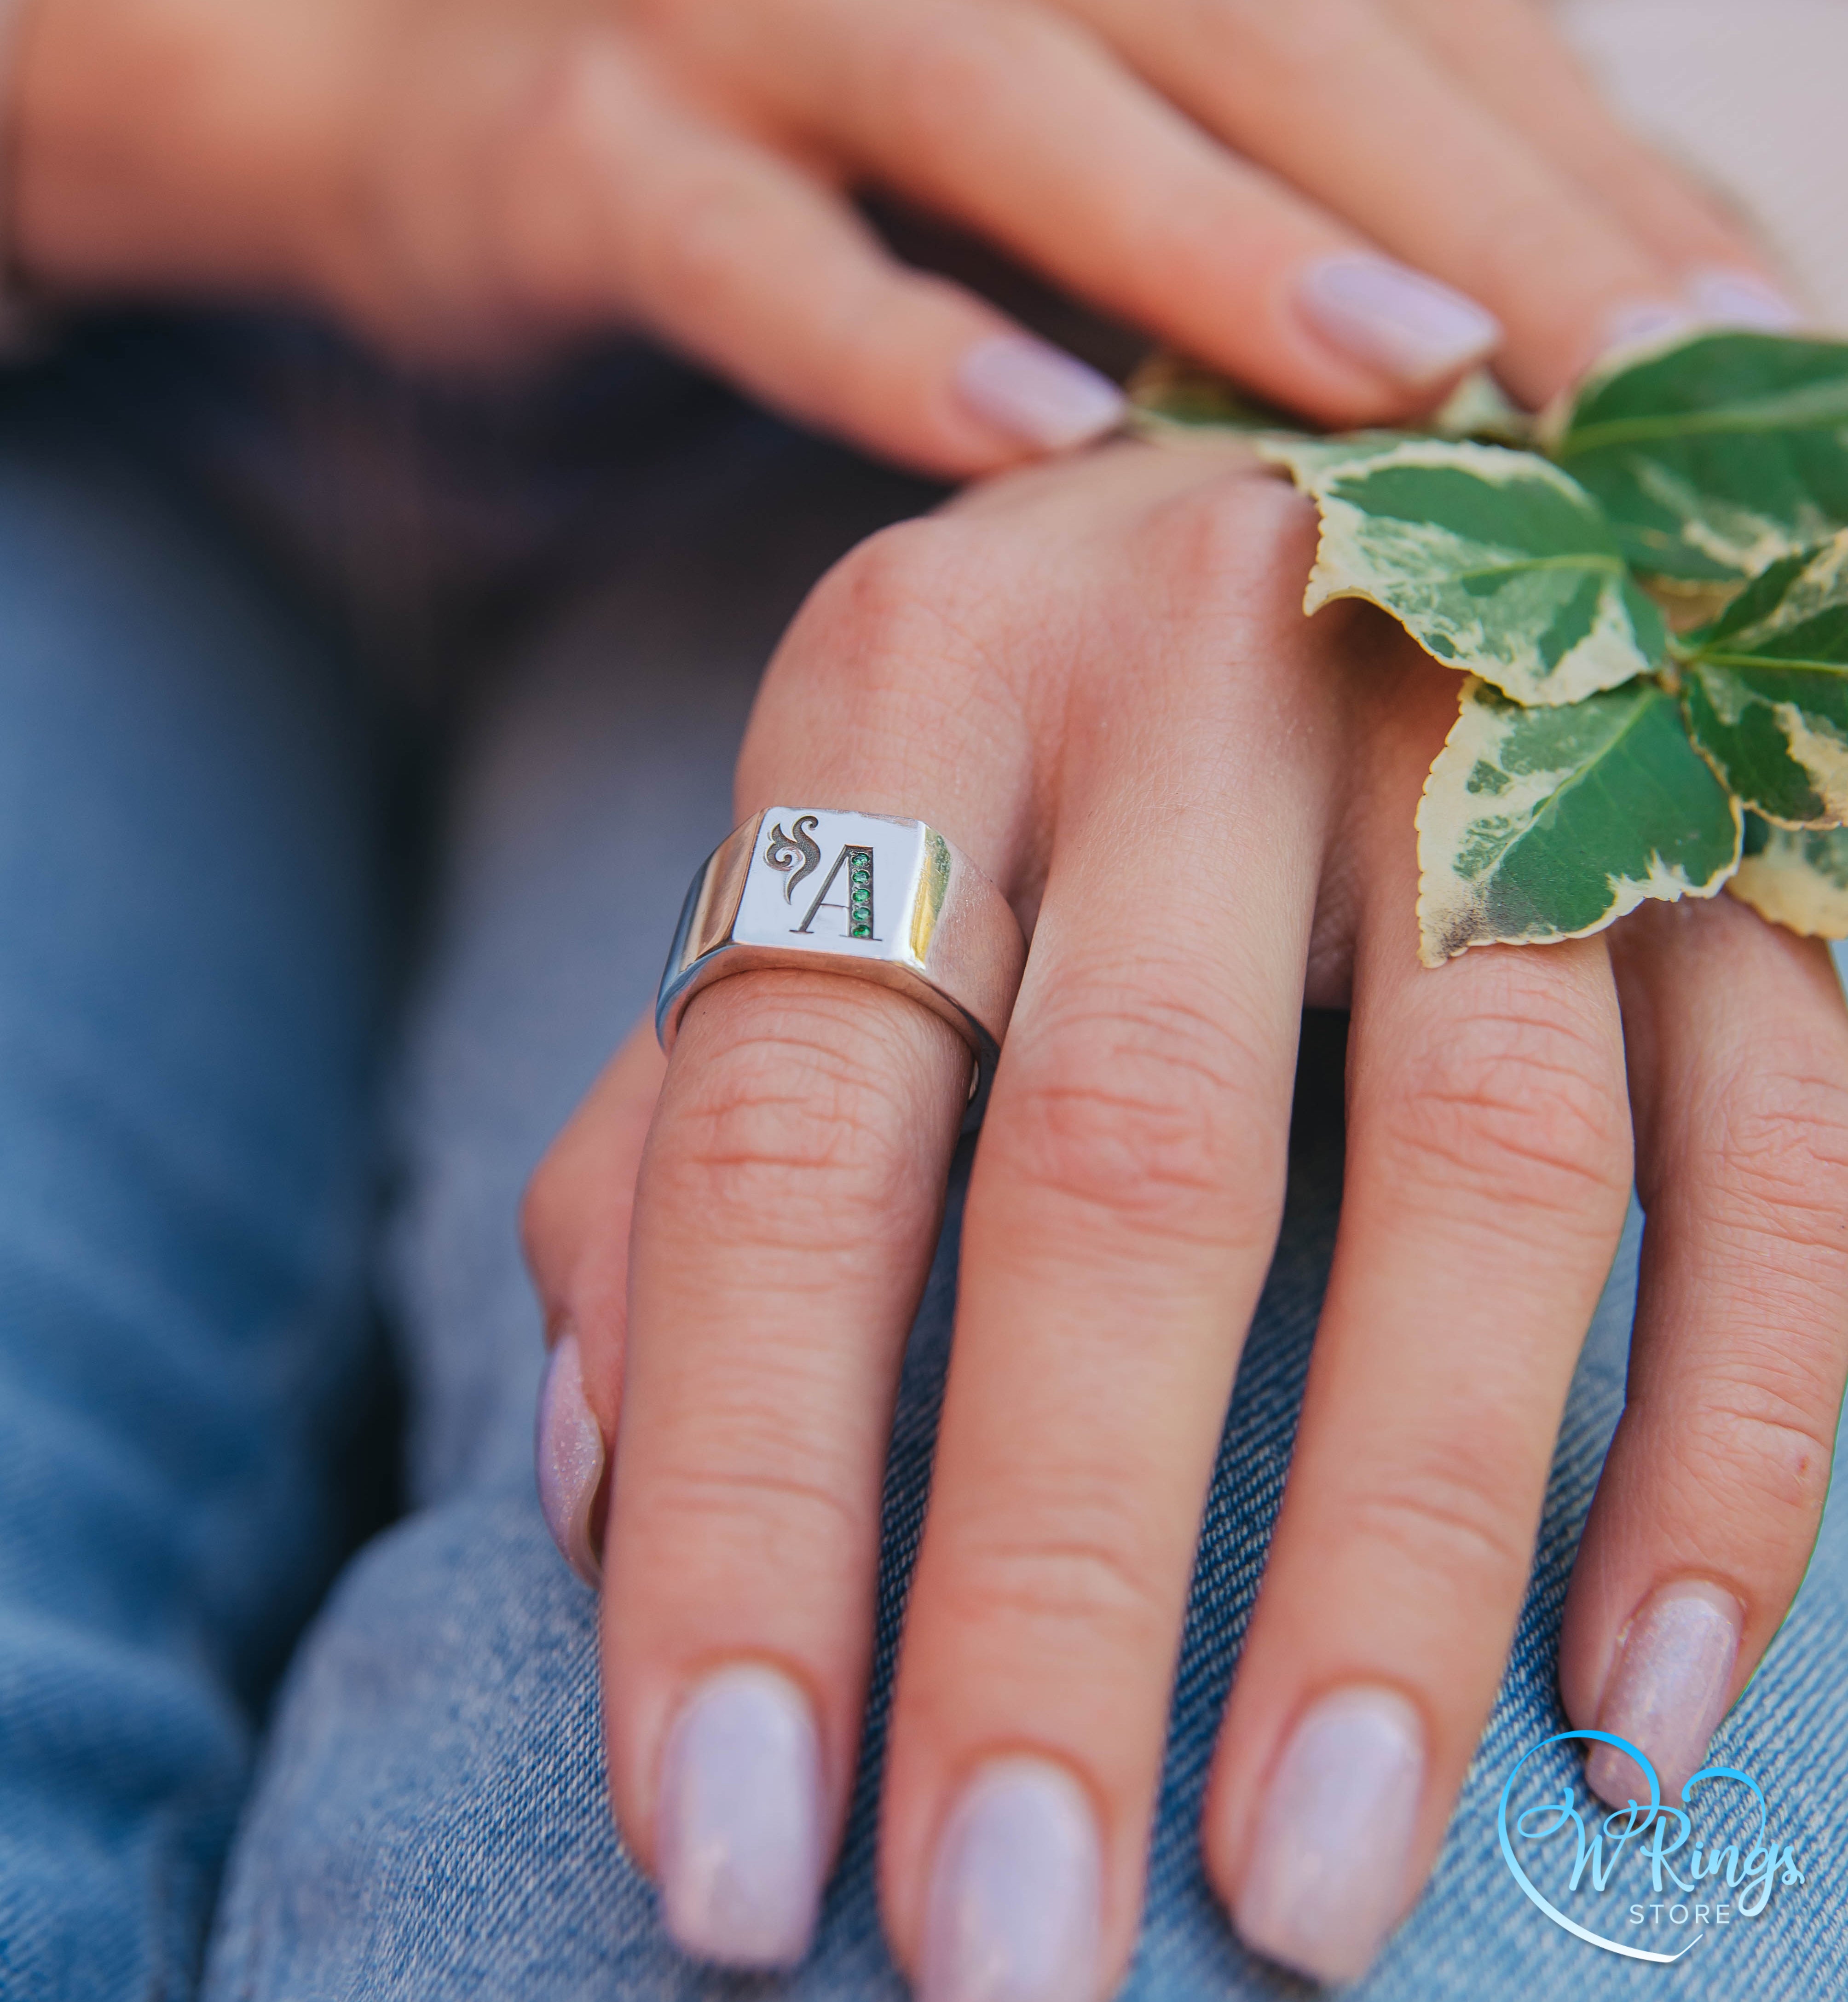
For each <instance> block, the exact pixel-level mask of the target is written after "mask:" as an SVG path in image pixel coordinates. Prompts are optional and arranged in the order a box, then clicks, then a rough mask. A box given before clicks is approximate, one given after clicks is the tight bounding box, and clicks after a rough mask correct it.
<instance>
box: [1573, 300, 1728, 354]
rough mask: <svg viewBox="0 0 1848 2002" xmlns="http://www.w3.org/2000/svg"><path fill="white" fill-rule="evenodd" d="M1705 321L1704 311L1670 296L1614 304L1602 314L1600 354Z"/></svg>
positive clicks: (1693, 327) (1688, 329)
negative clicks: (1698, 310)
mask: <svg viewBox="0 0 1848 2002" xmlns="http://www.w3.org/2000/svg"><path fill="white" fill-rule="evenodd" d="M1706 324H1707V320H1706V317H1705V316H1704V315H1703V314H1701V313H1700V312H1696V311H1695V310H1694V309H1693V308H1692V307H1691V306H1689V305H1683V304H1680V303H1679V302H1676V301H1675V300H1673V299H1632V300H1630V302H1628V303H1627V304H1626V305H1617V306H1613V307H1612V309H1610V311H1609V312H1607V313H1606V315H1605V316H1604V328H1603V333H1602V338H1601V339H1600V340H1599V342H1598V344H1597V345H1598V352H1599V354H1610V353H1611V352H1613V351H1614V350H1616V349H1618V348H1623V347H1641V346H1642V345H1643V344H1644V342H1645V341H1651V340H1664V339H1665V338H1666V337H1668V335H1669V334H1672V333H1693V331H1694V330H1696V328H1697V327H1701V326H1705V325H1706Z"/></svg>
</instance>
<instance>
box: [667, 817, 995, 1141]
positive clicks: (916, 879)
mask: <svg viewBox="0 0 1848 2002" xmlns="http://www.w3.org/2000/svg"><path fill="white" fill-rule="evenodd" d="M1026 961H1027V947H1026V942H1025V940H1023V938H1022V937H1021V936H1020V926H1019V924H1018V923H1016V921H1015V918H1014V914H1013V911H1012V910H1010V909H1009V907H1008V904H1007V900H1006V898H1004V897H1003V896H1002V894H1001V892H1000V891H999V890H997V889H996V888H995V886H994V884H992V883H991V882H990V881H989V880H988V878H987V877H985V876H984V875H983V874H982V872H981V871H980V870H978V869H977V868H976V867H975V864H974V863H971V861H970V860H968V857H967V856H964V855H963V854H961V853H960V852H959V851H958V850H957V849H955V848H954V847H952V846H950V843H949V842H947V841H946V840H945V839H943V836H942V835H940V834H939V833H938V832H936V829H935V828H929V827H926V825H925V824H924V823H923V822H922V821H916V820H899V819H896V818H892V817H891V816H889V815H887V814H862V813H849V812H845V811H835V810H833V809H831V808H828V807H769V808H768V809H767V810H766V811H764V812H762V813H761V814H758V815H757V816H756V817H755V818H754V819H751V820H748V821H746V822H745V823H744V825H743V826H742V827H741V828H737V830H736V832H734V833H733V834H732V835H730V837H729V838H728V839H727V840H725V841H724V842H721V843H720V846H718V847H717V849H714V850H713V853H712V855H711V856H710V858H709V860H707V862H706V865H705V867H703V869H701V870H700V871H699V874H697V875H696V877H694V878H693V884H692V888H691V889H690V890H689V891H688V892H687V900H686V903H685V907H684V908H683V909H682V912H681V914H680V925H679V928H678V930H677V931H676V932H675V935H674V947H673V950H671V952H670V953H669V954H668V964H667V970H666V971H665V972H664V973H663V974H662V975H661V993H660V996H659V998H658V999H657V1001H656V1003H655V1010H654V1026H655V1031H656V1033H657V1034H658V1035H659V1037H660V1038H661V1048H663V1049H671V1048H672V1047H673V1044H674V1038H675V1033H676V1031H678V1028H679V1027H680V1017H681V1016H682V1013H683V1012H684V1011H685V1007H686V1004H687V1003H688V1002H689V1001H690V1000H691V999H692V997H693V996H695V995H696V994H697V993H698V992H699V990H700V989H701V988H703V987H706V986H710V985H711V983H712V982H713V981H715V980H723V979H724V978H727V976H729V975H732V974H734V973H748V972H751V971H755V969H757V968H763V967H789V966H806V967H825V968H828V970H829V971H832V972H836V973H844V974H846V975H849V976H850V977H851V978H854V979H857V980H870V981H872V982H876V983H877V984H878V985H882V986H886V987H892V988H896V989H898V991H899V992H901V993H905V994H908V995H910V996H911V997H912V999H913V1000H915V1001H919V1002H922V1003H923V1005H924V1006H926V1008H929V1009H930V1010H932V1011H933V1013H936V1014H938V1015H940V1016H942V1017H943V1020H945V1021H947V1023H949V1024H950V1026H951V1027H953V1028H954V1029H955V1030H956V1031H957V1034H960V1035H961V1037H962V1038H963V1039H964V1041H966V1042H967V1043H968V1045H969V1047H970V1048H971V1050H972V1051H973V1052H975V1079H974V1081H973V1082H972V1083H971V1086H970V1114H971V1120H974V1119H975V1118H979V1117H980V1114H981V1111H982V1105H983V1104H984V1102H985V1100H986V1098H987V1096H988V1087H989V1080H990V1079H992V1076H993V1075H994V1069H995V1059H996V1058H997V1056H998V1055H999V1053H1000V1048H1001V1039H1002V1036H1003V1035H1004V1034H1006V1030H1007V1021H1008V1017H1009V1014H1011V1013H1012V1012H1013V1005H1014V996H1015V995H1016V993H1017V992H1019V990H1020V973H1021V969H1022V968H1023V966H1024V965H1025V964H1026Z"/></svg>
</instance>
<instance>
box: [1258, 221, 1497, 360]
mask: <svg viewBox="0 0 1848 2002" xmlns="http://www.w3.org/2000/svg"><path fill="white" fill-rule="evenodd" d="M1296 303H1297V305H1298V308H1299V310H1300V311H1301V312H1302V316H1303V317H1304V318H1305V319H1306V320H1307V321H1308V322H1309V324H1310V325H1311V326H1313V328H1314V329H1315V330H1316V333H1319V334H1320V335H1321V337H1322V338H1323V340H1326V341H1327V342H1329V343H1330V344H1331V345H1332V346H1334V347H1338V348H1340V349H1341V351H1342V353H1343V354H1346V355H1348V357H1349V358H1351V360H1353V361H1358V362H1361V363H1362V364H1365V366H1366V367H1368V368H1377V369H1379V371H1381V372H1382V373H1383V374H1385V375H1389V376H1391V377H1392V378H1393V380H1394V381H1395V382H1402V383H1403V384H1404V385H1406V386H1407V388H1408V389H1426V388H1431V387H1435V385H1437V384H1438V383H1440V382H1445V381H1447V380H1448V379H1449V378H1450V377H1451V376H1452V375H1459V374H1461V372H1462V371H1463V370H1464V369H1465V368H1468V367H1469V365H1470V363H1471V362H1473V361H1481V360H1482V358H1483V357H1484V355H1486V354H1490V353H1491V352H1492V351H1494V349H1495V348H1497V347H1499V346H1500V345H1501V322H1500V321H1499V320H1498V319H1496V317H1495V316H1494V314H1493V313H1491V312H1487V311H1486V310H1485V309H1484V308H1483V307H1481V306H1479V305H1477V303H1476V302H1475V301H1474V300H1473V299H1469V298H1464V296H1463V294H1462V293H1461V292H1453V291H1452V290H1451V289H1450V288H1449V286H1448V285H1445V284H1439V283H1438V281H1437V280H1436V279H1435V278H1431V277H1426V276H1425V274H1424V273H1423V272H1422V271H1414V270H1410V269H1408V268H1407V267H1406V266H1405V265H1403V264H1396V263H1393V261H1392V260H1391V259H1390V258H1389V257H1373V256H1366V255H1364V254H1362V253H1351V254H1347V255H1344V256H1336V257H1323V258H1321V259H1320V260H1318V261H1317V262H1316V263H1313V264H1310V265H1307V266H1306V267H1304V269H1303V270H1302V272H1301V273H1299V275H1298V277H1297V280H1296Z"/></svg>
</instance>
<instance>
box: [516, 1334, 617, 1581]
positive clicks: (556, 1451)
mask: <svg viewBox="0 0 1848 2002" xmlns="http://www.w3.org/2000/svg"><path fill="white" fill-rule="evenodd" d="M533 1460H534V1463H535V1467H536V1468H537V1470H538V1474H539V1507H540V1508H541V1510H542V1512H544V1515H545V1518H546V1528H547V1529H549V1530H550V1531H551V1532H552V1540H553V1542H554V1543H556V1544H557V1546H558V1548H559V1554H560V1556H562V1557H563V1559H564V1560H565V1561H566V1563H567V1564H569V1565H570V1567H571V1568H572V1569H573V1570H574V1571H576V1572H577V1575H578V1576H579V1577H580V1578H582V1579H583V1580H584V1583H585V1584H586V1585H589V1586H590V1587H591V1590H592V1591H594V1590H595V1589H596V1588H597V1586H598V1583H599V1582H600V1580H601V1575H602V1569H603V1567H602V1562H601V1557H600V1555H599V1553H598V1548H597V1543H596V1539H595V1537H594V1534H593V1533H592V1526H591V1505H592V1504H593V1503H594V1501H595V1500H596V1498H597V1491H598V1488H599V1487H601V1484H602V1481H603V1433H602V1431H601V1428H599V1426H598V1423H597V1420H596V1416H595V1414H594V1413H593V1412H592V1411H591V1407H590V1406H589V1405H588V1404H587V1403H586V1402H585V1401H584V1362H583V1358H582V1357H581V1355H579V1353H578V1348H577V1336H576V1335H575V1334H571V1333H570V1332H569V1331H567V1332H566V1333H565V1334H562V1335H560V1338H559V1339H558V1341H557V1342H556V1344H555V1345H553V1351H552V1353H551V1355H549V1356H548V1357H547V1358H546V1374H545V1376H544V1379H542V1382H541V1383H540V1385H539V1418H538V1421H537V1423H536V1425H535V1427H534V1437H533Z"/></svg>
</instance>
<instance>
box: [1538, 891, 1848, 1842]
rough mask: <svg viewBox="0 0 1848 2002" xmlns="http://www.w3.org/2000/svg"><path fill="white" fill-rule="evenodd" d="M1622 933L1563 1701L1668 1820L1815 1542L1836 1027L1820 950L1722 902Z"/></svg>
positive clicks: (1828, 1321)
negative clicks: (1614, 1273) (1615, 1168)
mask: <svg viewBox="0 0 1848 2002" xmlns="http://www.w3.org/2000/svg"><path fill="white" fill-rule="evenodd" d="M1637 916H1638V918H1639V919H1641V922H1640V923H1638V922H1634V921H1627V923H1626V924H1625V925H1624V926H1623V928H1622V929H1621V931H1620V934H1619V936H1618V938H1617V941H1616V962H1617V968H1618V975H1619V980H1620V986H1621V989H1622V993H1623V1015H1624V1029H1625V1034H1626V1037H1627V1041H1628V1045H1629V1053H1630V1092H1631V1098H1632V1102H1633V1104H1634V1106H1635V1107H1636V1118H1637V1188H1638V1191H1639V1193H1640V1195H1641V1198H1642V1202H1643V1206H1644V1212H1645V1214H1646V1215H1647V1217H1648V1227H1647V1229H1646V1230H1645V1232H1644V1240H1643V1261H1642V1272H1641V1284H1640V1288H1639V1291H1638V1294H1637V1318H1636V1326H1635V1330H1634V1334H1632V1336H1631V1339H1630V1386H1629V1394H1628V1397H1627V1400H1626V1401H1625V1404H1624V1407H1623V1418H1621V1420H1620V1421H1619V1424H1618V1427H1617V1432H1616V1438H1615V1439H1613V1442H1612V1444H1611V1448H1610V1452H1609V1456H1608V1457H1607V1458H1606V1461H1605V1463H1604V1471H1603V1474H1602V1477H1601V1479H1600V1480H1599V1485H1598V1493H1597V1497H1596V1499H1595V1501H1594V1502H1593V1504H1592V1512H1591V1516H1590V1519H1589V1520H1588V1522H1587V1524H1586V1526H1585V1536H1584V1538H1583V1540H1582V1541H1581V1544H1580V1547H1579V1553H1578V1563H1577V1564H1576V1566H1575V1568H1574V1571H1573V1577H1572V1585H1571V1591H1570V1592H1569V1593H1568V1595H1567V1602H1566V1613H1565V1622H1564V1630H1563V1632H1562V1634H1561V1638H1560V1689H1561V1690H1562V1692H1563V1693H1564V1697H1565V1703H1566V1709H1567V1714H1569V1715H1570V1716H1571V1719H1572V1721H1573V1722H1574V1724H1575V1725H1580V1726H1581V1727H1593V1726H1595V1728H1598V1729H1599V1730H1604V1731H1613V1732H1616V1733H1617V1734H1618V1735H1620V1736H1623V1737H1625V1738H1627V1739H1630V1741H1631V1742H1633V1743H1636V1744H1640V1745H1641V1747H1642V1749H1643V1750H1644V1752H1645V1753H1648V1755H1649V1756H1650V1758H1651V1761H1652V1762H1653V1763H1654V1765H1655V1767H1656V1769H1657V1772H1658V1776H1659V1778H1660V1781H1661V1793H1662V1797H1663V1798H1665V1799H1667V1800H1671V1801H1672V1800H1674V1799H1675V1798H1678V1796H1679V1791H1680V1788H1681V1786H1682V1783H1683V1782H1684V1781H1686V1779H1687V1777H1688V1776H1689V1774H1690V1773H1692V1772H1693V1770H1695V1768H1696V1767H1697V1766H1699V1765H1700V1763H1703V1753H1704V1752H1705V1750H1706V1748H1707V1739H1709V1738H1710V1736H1711V1735H1712V1733H1713V1731H1714V1727H1715V1725H1717V1724H1718V1722H1719V1721H1720V1719H1721V1717H1722V1716H1723V1715H1724V1714H1725V1712H1726V1711H1727V1709H1728V1707H1730V1706H1731V1703H1732V1700H1733V1699H1734V1697H1735V1696H1736V1695H1737V1694H1738V1692H1739V1690H1741V1689H1742V1688H1743V1687H1744V1686H1745V1683H1746V1682H1747V1680H1748V1679H1749V1678H1750V1676H1751V1675H1752V1671H1753V1670H1754V1669H1756V1666H1757V1665H1758V1661H1759V1656H1760V1655H1762V1654H1763V1651H1764V1648H1765V1647H1766V1644H1767V1642H1768V1641H1770V1638H1771V1636H1772V1635H1773V1634H1774V1633H1775V1632H1776V1631H1777V1627H1778V1624H1779V1623H1780V1621H1781V1620H1783V1616H1784V1614H1785V1613H1786V1612H1787V1610H1788V1609H1789V1606H1790V1600H1791V1599H1792V1598H1793V1597H1794V1596H1795V1594H1796V1591H1797V1586H1798V1585H1799V1584H1800V1583H1801V1582H1802V1578H1803V1573H1804V1566H1805V1565H1806V1564H1807V1563H1808V1561H1809V1554H1810V1550H1811V1547H1812V1545H1813V1544H1814V1543H1815V1537H1816V1530H1817V1526H1818V1522H1820V1520H1821V1516H1822V1501H1823V1497H1824V1495H1825V1491H1826V1490H1827V1488H1828V1485H1829V1460H1830V1456H1831V1453H1832V1450H1833V1446H1834V1441H1835V1432H1836V1418H1837V1416H1838V1414H1839V1411H1840V1407H1841V1402H1842V1385H1843V1376H1844V1372H1845V1371H1848V1015H1845V1014H1844V1012H1843V1005H1842V996H1841V989H1840V987H1839V984H1838V983H1837V981H1836V975H1835V972H1834V970H1833V968H1832V967H1831V965H1830V964H1829V956H1828V954H1827V953H1826V951H1825V950H1824V948H1823V947H1822V946H1821V945H1820V944H1818V943H1815V942H1813V941H1809V940H1800V939H1797V938H1794V937H1793V936H1791V935H1790V933H1788V932H1786V931H1783V930H1780V929H1777V928H1776V927H1774V926H1770V925H1768V924H1766V923H1765V922H1764V921H1763V919H1760V918H1759V917H1758V916H1756V915H1755V914H1754V913H1753V912H1750V911H1748V910H1746V909H1744V908H1743V907H1742V906H1741V905H1738V904H1736V903H1735V902H1732V901H1731V899H1730V898H1716V899H1715V901H1714V903H1712V904H1711V905H1706V904H1682V905H1675V906H1673V907H1664V908H1661V909H1651V910H1650V911H1648V912H1647V913H1646V914H1645V913H1643V912H1639V913H1638V914H1637ZM1586 1777H1587V1778H1588V1781H1589V1782H1590V1784H1592V1787H1593V1788H1594V1789H1595V1791H1597V1792H1598V1793H1599V1794H1602V1796H1603V1797H1604V1798H1606V1800H1608V1801H1611V1802H1612V1803H1613V1805H1619V1806H1621V1805H1623V1803H1624V1802H1625V1801H1628V1800H1629V1799H1630V1798H1632V1797H1633V1795H1634V1797H1635V1798H1640V1799H1644V1800H1647V1799H1648V1793H1647V1791H1646V1787H1647V1784H1648V1783H1647V1781H1645V1780H1644V1778H1643V1777H1642V1775H1641V1773H1640V1772H1639V1771H1638V1770H1637V1769H1636V1767H1634V1764H1633V1762H1632V1761H1631V1760H1629V1759H1628V1758H1627V1757H1626V1756H1624V1755H1623V1754H1622V1753H1619V1752H1616V1750H1614V1749H1606V1748H1604V1747H1602V1746H1600V1747H1598V1748H1596V1749H1595V1750H1594V1753H1593V1756H1592V1760H1591V1761H1590V1763H1589V1764H1588V1767H1587V1774H1586Z"/></svg>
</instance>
